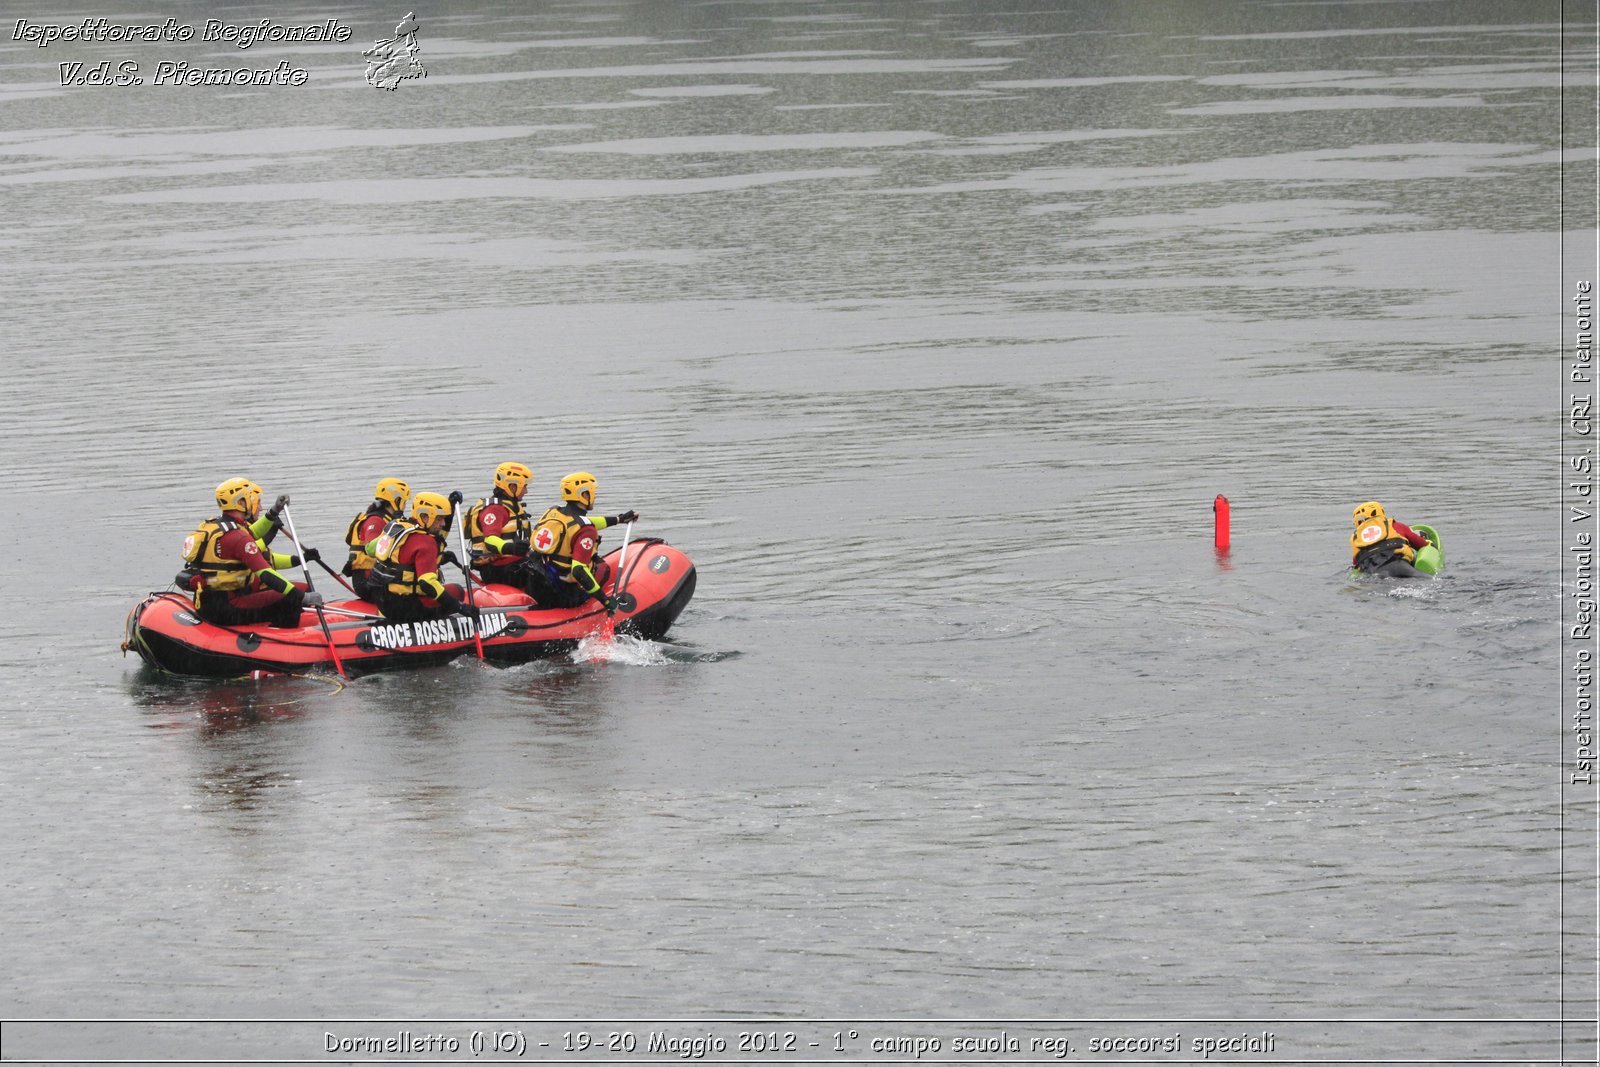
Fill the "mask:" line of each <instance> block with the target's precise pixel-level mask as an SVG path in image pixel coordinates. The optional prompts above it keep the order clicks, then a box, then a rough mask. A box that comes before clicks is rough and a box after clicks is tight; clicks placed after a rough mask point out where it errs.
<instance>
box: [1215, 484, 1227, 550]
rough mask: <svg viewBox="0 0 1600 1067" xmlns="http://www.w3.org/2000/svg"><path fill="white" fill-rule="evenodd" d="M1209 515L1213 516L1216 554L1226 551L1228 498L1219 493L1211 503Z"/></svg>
mask: <svg viewBox="0 0 1600 1067" xmlns="http://www.w3.org/2000/svg"><path fill="white" fill-rule="evenodd" d="M1211 513H1212V515H1213V516H1214V522H1213V526H1214V529H1215V537H1216V544H1217V551H1218V552H1226V551H1228V527H1229V518H1228V498H1227V497H1225V496H1223V495H1222V494H1221V493H1218V494H1217V499H1215V500H1213V501H1212V502H1211Z"/></svg>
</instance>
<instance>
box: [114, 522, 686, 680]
mask: <svg viewBox="0 0 1600 1067" xmlns="http://www.w3.org/2000/svg"><path fill="white" fill-rule="evenodd" d="M622 551H623V550H622V549H618V550H616V551H613V552H611V553H609V554H608V555H607V556H606V559H607V560H608V561H609V562H610V564H611V568H612V577H611V578H610V579H609V580H608V581H607V583H606V585H605V587H604V588H605V591H606V592H607V593H611V592H612V591H613V590H614V589H615V588H617V587H618V585H620V587H621V589H622V594H621V596H620V597H618V601H617V609H616V613H615V615H614V616H613V617H612V619H611V620H610V621H611V622H612V623H613V624H614V626H615V630H616V632H617V633H627V634H634V635H637V636H639V637H644V638H650V639H656V638H660V637H662V636H663V635H665V634H666V632H667V630H668V628H669V627H671V626H672V624H673V622H674V621H675V620H676V619H677V618H678V615H679V613H680V612H682V611H683V609H684V606H685V605H686V604H688V603H689V598H690V597H692V596H693V595H694V584H695V571H694V564H693V563H692V562H690V560H689V557H688V556H686V555H684V554H683V553H682V552H680V551H678V550H677V549H676V548H673V547H672V546H671V545H669V544H667V543H666V542H665V541H662V540H660V539H652V538H645V539H641V540H638V541H634V542H632V543H631V544H629V545H628V546H627V548H626V551H627V559H626V561H624V560H623V559H622V558H621V553H622ZM472 592H473V596H472V600H473V603H474V604H475V605H476V606H477V608H478V610H479V613H480V614H479V618H478V620H477V622H476V623H474V621H473V620H472V619H470V618H468V617H467V616H465V615H451V616H448V617H446V618H443V619H433V620H428V621H425V622H391V621H389V620H387V619H384V618H383V617H382V616H381V615H379V614H378V609H377V608H376V607H374V606H373V605H372V604H369V603H368V602H366V601H364V600H354V599H351V600H337V601H331V602H329V603H326V604H324V605H323V609H322V616H323V618H324V619H325V620H326V621H327V625H328V629H327V632H326V633H325V632H324V631H323V628H322V624H321V622H320V621H319V620H318V618H317V615H316V613H315V612H314V611H312V610H309V609H308V610H305V611H302V612H301V614H300V623H301V625H300V626H299V627H296V628H289V629H284V628H280V627H275V626H270V625H268V624H266V623H260V624H253V625H249V626H219V625H217V624H215V623H211V622H207V621H206V620H204V619H202V618H201V617H200V616H199V614H198V613H196V612H195V610H194V604H193V601H192V600H191V599H190V597H189V596H188V595H187V594H185V593H179V592H175V591H171V590H168V591H162V592H154V593H151V594H150V595H149V596H147V597H145V598H144V599H143V600H141V601H140V602H139V603H138V604H136V605H135V606H134V607H133V610H131V611H130V612H128V618H127V622H126V624H125V626H124V638H123V643H122V650H123V653H124V654H126V653H127V652H128V651H129V650H130V649H131V650H133V651H135V652H137V653H139V655H140V656H141V657H142V658H143V659H144V661H145V662H146V663H148V664H150V665H151V666H152V667H156V668H158V669H160V670H164V671H170V672H172V673H174V674H189V675H199V676H203V677H211V678H236V677H240V676H244V675H249V674H253V673H256V672H268V673H274V674H303V673H305V672H307V671H322V670H327V671H331V670H334V669H336V668H335V664H334V652H337V653H338V665H339V666H341V667H343V669H344V672H345V673H346V674H348V675H351V676H355V675H360V674H370V673H373V672H375V671H386V670H396V669H402V668H409V667H429V666H437V665H439V664H442V663H448V662H449V661H451V660H453V659H455V658H456V657H458V656H461V655H468V656H476V655H477V651H478V638H480V637H481V639H482V642H483V658H484V660H485V661H486V662H489V663H493V664H497V665H501V666H510V665H513V664H517V663H526V662H528V661H529V660H534V659H540V658H543V657H546V656H553V655H559V654H561V653H564V652H570V651H572V650H573V649H575V648H577V647H578V643H579V642H580V641H582V640H583V639H584V638H586V637H591V636H594V635H596V634H597V633H599V632H601V630H602V629H603V628H604V627H605V625H606V623H607V621H608V620H607V618H606V614H605V611H604V609H602V608H601V607H600V605H599V604H598V603H596V602H595V601H592V600H591V601H587V602H585V603H584V604H583V605H581V606H579V607H575V608H541V607H539V606H538V605H536V604H535V603H534V602H533V600H532V598H531V597H529V596H528V594H527V593H524V592H523V591H522V590H520V589H516V588H513V587H512V586H508V585H497V584H488V585H478V584H476V583H474V585H473V591H472ZM475 629H476V630H477V633H474V630H475ZM330 637H331V639H332V648H331V649H330V647H329V639H330Z"/></svg>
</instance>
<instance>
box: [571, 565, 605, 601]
mask: <svg viewBox="0 0 1600 1067" xmlns="http://www.w3.org/2000/svg"><path fill="white" fill-rule="evenodd" d="M572 577H573V578H575V579H577V582H578V588H580V589H582V590H583V591H584V592H585V593H588V594H589V595H590V596H592V597H594V598H595V599H597V600H603V599H605V594H603V593H601V592H600V583H599V582H597V581H595V577H594V571H592V570H590V569H589V565H588V564H587V563H579V562H577V561H576V560H574V561H573V564H572Z"/></svg>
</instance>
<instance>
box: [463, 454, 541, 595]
mask: <svg viewBox="0 0 1600 1067" xmlns="http://www.w3.org/2000/svg"><path fill="white" fill-rule="evenodd" d="M532 481H533V471H532V470H530V469H529V468H528V466H527V465H526V464H523V463H502V464H500V466H498V467H496V468H495V469H494V492H493V493H492V494H491V495H490V497H489V499H487V500H480V501H478V502H477V503H476V504H474V505H472V506H471V507H470V508H468V509H467V514H466V518H464V519H463V520H462V521H463V522H464V523H465V524H466V527H465V529H466V532H467V540H468V541H469V542H470V544H471V548H470V551H471V553H472V566H473V569H475V570H476V571H477V572H478V576H479V577H480V578H482V579H483V580H484V581H486V582H500V583H502V584H504V585H510V586H515V587H516V588H518V589H521V590H523V591H524V592H527V593H535V592H537V591H538V590H539V587H540V585H541V584H542V583H541V582H540V580H539V576H538V574H537V573H535V572H533V571H531V570H530V569H529V567H528V563H529V560H528V545H529V543H530V541H531V540H532V538H533V516H531V515H529V514H528V509H527V508H525V507H523V506H522V497H523V495H524V494H525V493H527V491H528V483H529V482H532Z"/></svg>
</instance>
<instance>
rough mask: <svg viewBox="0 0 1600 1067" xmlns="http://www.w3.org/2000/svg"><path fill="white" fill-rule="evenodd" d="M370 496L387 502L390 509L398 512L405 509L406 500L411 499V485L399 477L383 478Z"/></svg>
mask: <svg viewBox="0 0 1600 1067" xmlns="http://www.w3.org/2000/svg"><path fill="white" fill-rule="evenodd" d="M372 496H373V498H374V499H375V500H381V501H383V502H384V503H385V504H388V505H389V510H390V511H393V512H396V513H399V512H402V511H404V510H405V509H406V501H408V500H410V499H411V486H409V485H407V484H406V483H405V482H402V481H401V480H400V479H399V478H385V479H383V481H381V482H379V483H378V488H376V489H374V490H373V491H372Z"/></svg>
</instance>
